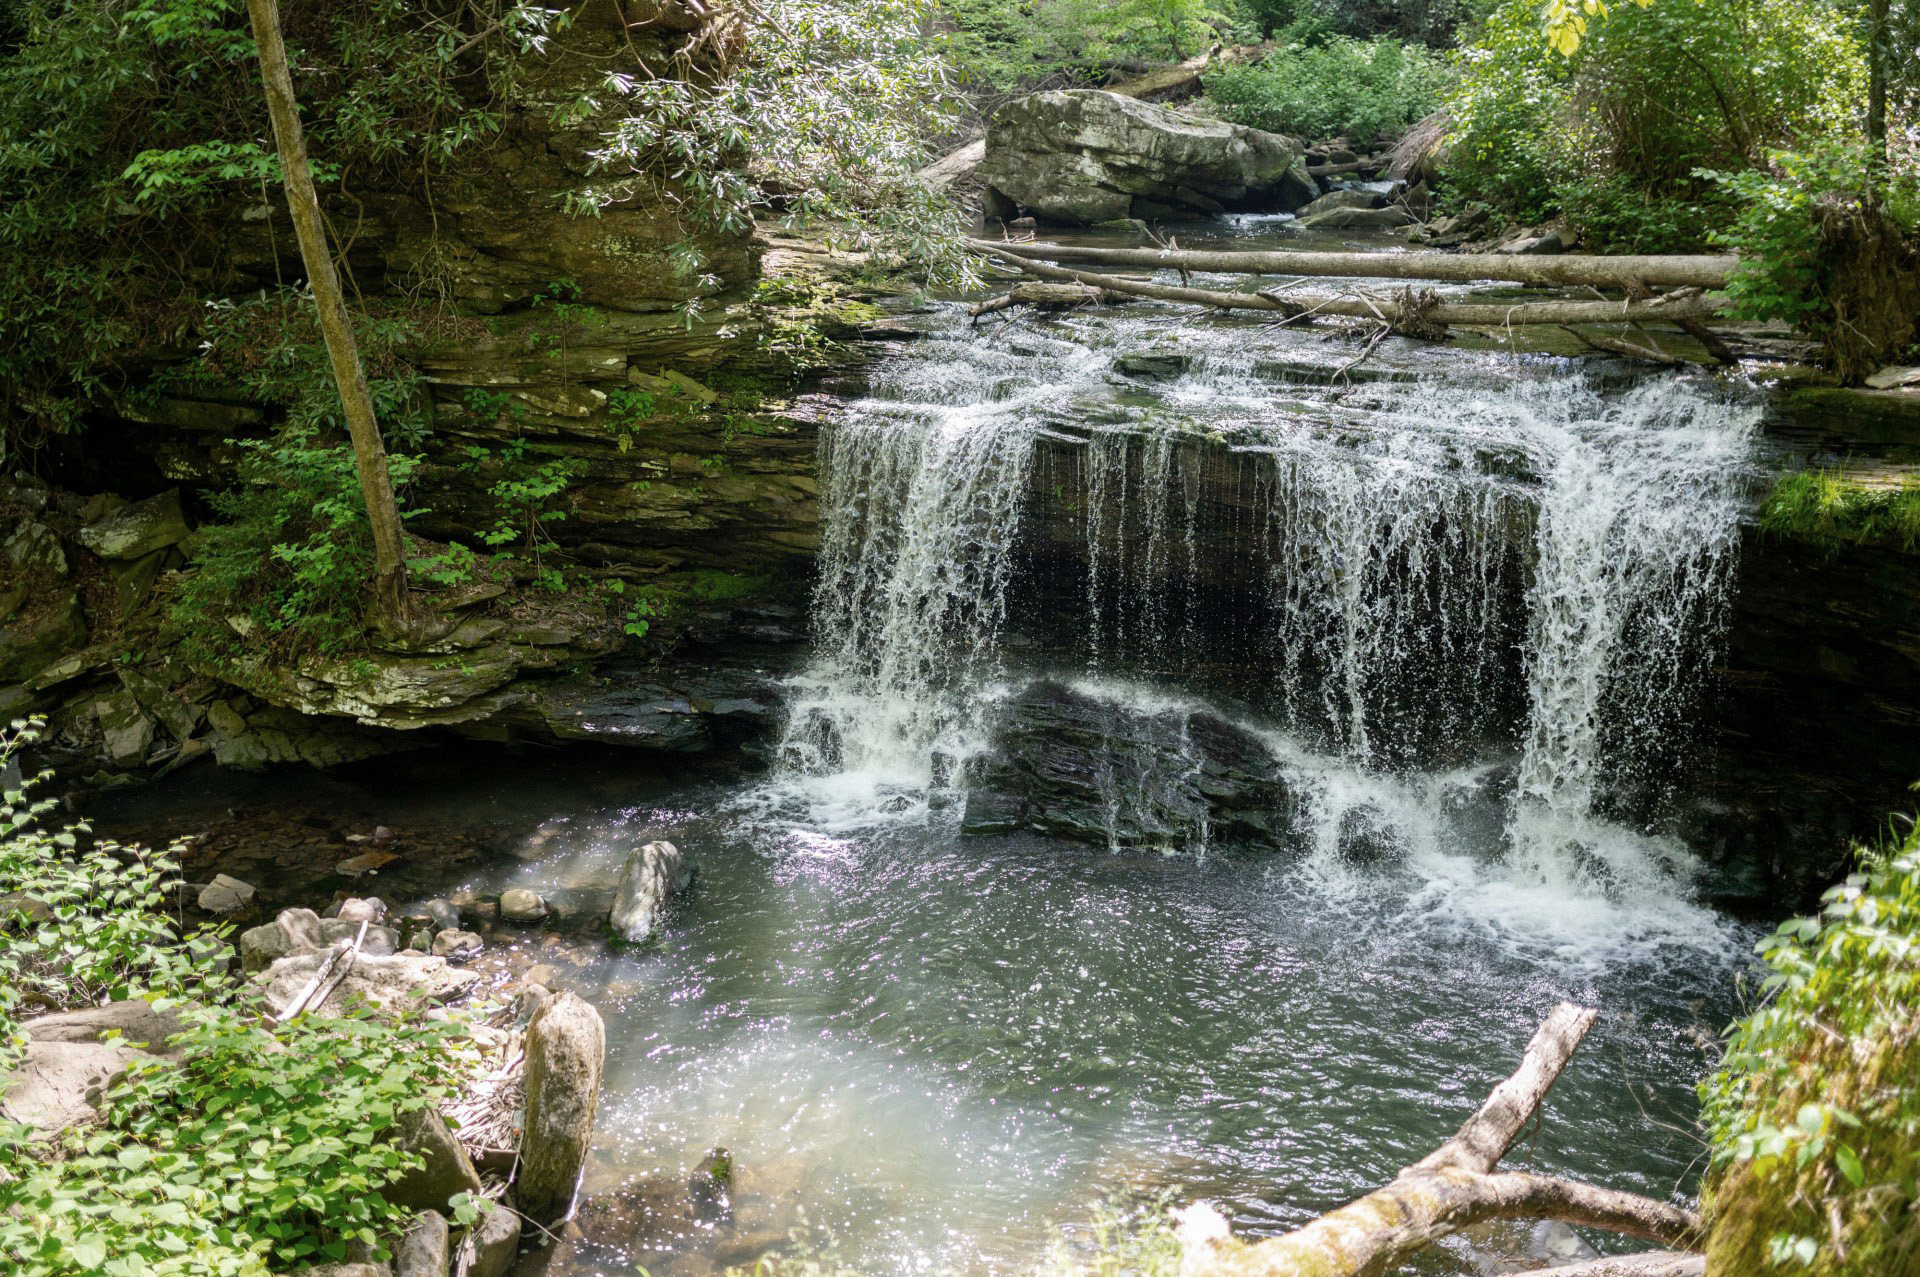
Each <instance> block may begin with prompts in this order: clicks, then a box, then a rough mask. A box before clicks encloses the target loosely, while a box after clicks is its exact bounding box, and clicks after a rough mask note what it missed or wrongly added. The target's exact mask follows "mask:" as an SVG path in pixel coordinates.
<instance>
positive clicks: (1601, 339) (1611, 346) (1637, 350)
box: [1560, 320, 1698, 368]
mask: <svg viewBox="0 0 1920 1277" xmlns="http://www.w3.org/2000/svg"><path fill="white" fill-rule="evenodd" d="M1693 322H1696V323H1697V322H1698V321H1697V320H1696V321H1693ZM1560 331H1562V332H1564V333H1566V334H1567V335H1568V336H1569V337H1572V338H1574V339H1575V340H1576V341H1581V342H1584V343H1586V345H1587V346H1588V347H1589V348H1591V349H1593V350H1604V351H1606V352H1607V353H1608V354H1613V355H1624V356H1626V357H1627V358H1628V359H1641V360H1645V361H1646V362H1647V363H1650V364H1659V365H1661V366H1662V367H1665V368H1685V367H1688V366H1690V365H1691V364H1692V363H1693V361H1692V360H1690V359H1682V358H1680V356H1678V355H1670V354H1668V353H1667V352H1666V351H1664V350H1655V349H1654V348H1653V347H1651V346H1642V345H1641V344H1640V343H1639V342H1634V341H1628V340H1627V339H1626V338H1625V337H1609V336H1608V335H1606V334H1605V333H1583V332H1581V331H1580V330H1579V329H1578V328H1574V327H1571V326H1570V325H1567V324H1562V325H1560Z"/></svg>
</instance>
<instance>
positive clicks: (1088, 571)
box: [782, 316, 1758, 889]
mask: <svg viewBox="0 0 1920 1277" xmlns="http://www.w3.org/2000/svg"><path fill="white" fill-rule="evenodd" d="M1127 322H1128V321H1126V320H1124V319H1120V320H1115V319H1108V318H1105V317H1098V316H1074V317H1070V318H1067V319H1064V320H1054V321H1050V322H1049V323H1047V324H1046V325H1044V327H1042V328H1040V329H1038V330H1034V331H1022V332H1020V333H1019V334H1018V335H1017V336H1016V337H1013V338H1010V339H1007V338H1002V337H999V336H996V337H992V338H988V337H984V336H981V335H977V334H973V333H970V332H967V331H965V330H960V331H957V332H956V331H954V330H953V329H949V330H947V331H946V333H945V335H941V336H937V337H935V338H933V339H930V340H929V341H927V342H924V343H922V345H921V348H920V349H918V350H916V351H914V352H912V353H911V354H907V355H902V356H899V357H896V358H895V359H893V360H891V361H889V362H888V363H887V364H886V365H885V366H883V368H882V369H881V370H880V371H879V373H878V374H877V376H876V378H875V383H874V388H873V391H872V393H871V394H870V395H869V396H868V397H867V398H865V399H864V400H863V401H861V402H860V403H859V404H857V405H855V406H854V407H853V408H851V409H850V410H849V411H848V412H847V414H846V415H845V417H844V418H843V419H842V420H840V421H838V422H836V423H834V424H833V425H832V426H831V427H830V428H829V430H828V431H827V434H826V436H825V438H824V440H823V444H822V448H821V456H820V464H821V472H822V480H823V513H824V517H825V523H826V527H825V535H824V544H823V546H822V551H821V557H820V582H819V586H818V589H817V594H816V597H815V603H814V632H815V645H816V650H815V657H814V660H813V663H812V665H811V667H810V668H809V670H808V671H807V672H806V674H805V675H804V676H803V677H802V678H801V679H800V680H799V687H798V689H797V692H796V695H795V698H794V704H793V711H792V715H791V719H790V724H789V728H788V732H787V737H786V740H785V742H784V745H783V749H782V759H783V765H784V767H785V769H786V772H787V774H788V775H794V776H814V777H836V776H837V777H842V778H848V777H853V778H859V785H858V786H857V788H860V789H861V790H862V792H870V791H871V790H873V789H874V788H876V787H877V788H878V789H879V790H881V791H885V793H886V795H890V796H883V798H882V801H883V803H892V804H894V805H895V808H896V809H897V807H898V804H899V803H900V802H901V801H902V800H901V799H900V797H899V794H900V792H903V791H904V792H911V793H913V794H915V795H917V796H918V798H919V799H921V800H924V797H925V794H926V791H927V790H928V789H929V788H930V787H933V788H938V787H941V786H945V785H949V784H954V783H958V782H959V779H960V778H959V776H958V773H957V770H956V766H957V764H958V763H959V762H960V761H962V760H963V759H964V758H965V757H966V756H967V754H968V752H969V751H970V750H972V749H974V748H975V747H977V746H978V745H979V743H980V742H981V739H982V736H983V732H984V731H985V729H986V727H987V723H986V721H985V719H984V718H983V715H984V714H985V713H986V712H987V710H986V709H983V706H984V705H987V704H988V702H989V700H990V698H989V697H987V696H986V695H985V694H984V693H985V691H986V689H987V688H988V687H989V685H991V684H994V683H995V682H997V681H999V680H1001V679H1003V678H1004V677H1008V676H1013V675H1020V674H1044V673H1050V672H1056V671H1063V670H1064V671H1074V670H1076V669H1077V672H1079V673H1084V674H1087V675H1090V676H1093V677H1096V678H1117V679H1121V680H1132V681H1134V682H1136V683H1140V682H1145V683H1148V684H1151V685H1155V686H1161V687H1167V688H1168V689H1169V691H1170V692H1172V693H1174V694H1180V693H1183V692H1198V693H1200V694H1210V690H1209V689H1207V688H1205V687H1198V688H1196V687H1182V686H1180V683H1181V680H1183V679H1187V678H1188V677H1189V676H1192V677H1194V678H1206V677H1214V678H1218V677H1225V676H1229V675H1230V676H1232V677H1235V678H1238V679H1239V680H1240V682H1241V684H1262V685H1263V686H1260V687H1256V688H1255V689H1254V690H1253V691H1247V690H1246V689H1245V687H1244V686H1236V688H1235V691H1234V695H1235V697H1236V699H1237V700H1238V701H1240V702H1241V703H1243V704H1245V705H1246V706H1248V707H1249V712H1252V713H1256V714H1260V715H1263V716H1264V721H1266V722H1267V723H1269V724H1272V725H1273V726H1274V729H1275V730H1279V731H1282V732H1284V733H1285V734H1286V735H1287V736H1288V737H1289V738H1290V739H1292V740H1295V741H1297V742H1300V743H1301V747H1303V748H1306V749H1308V750H1310V751H1314V752H1316V754H1317V756H1320V757H1324V758H1326V759H1328V760H1330V761H1329V766H1333V767H1335V768H1336V769H1337V770H1338V771H1339V773H1340V774H1342V775H1349V776H1355V777H1363V776H1366V775H1374V776H1377V777H1379V778H1380V781H1381V783H1392V784H1400V783H1402V782H1403V781H1405V780H1407V779H1408V778H1410V777H1414V776H1417V775H1431V774H1438V772H1439V771H1445V770H1447V769H1459V768H1463V767H1475V766H1483V765H1488V764H1500V765H1502V766H1506V765H1512V766H1513V771H1512V772H1511V773H1510V774H1511V775H1512V776H1513V777H1514V778H1515V779H1514V782H1513V785H1512V790H1513V797H1512V799H1511V803H1510V814H1509V819H1508V822H1507V830H1506V835H1505V837H1506V840H1507V842H1508V851H1509V854H1510V858H1511V860H1512V862H1513V864H1514V866H1515V868H1516V869H1518V870H1521V871H1524V872H1526V873H1528V874H1531V875H1533V876H1534V877H1535V878H1536V879H1539V880H1554V881H1563V882H1568V883H1574V884H1577V885H1579V884H1596V883H1597V884H1599V885H1600V887H1601V888H1602V889H1612V888H1614V887H1618V886H1619V885H1620V884H1622V883H1627V882H1631V881H1641V880H1650V879H1649V875H1654V876H1658V875H1660V874H1666V873H1668V872H1670V871H1671V869H1672V867H1673V866H1674V865H1675V864H1677V863H1678V862H1679V861H1680V860H1681V859H1683V857H1681V856H1680V855H1679V854H1678V853H1677V851H1676V850H1675V849H1673V848H1670V847H1667V846H1666V845H1665V844H1661V843H1658V842H1657V841H1654V840H1648V839H1646V838H1644V837H1641V836H1639V835H1637V834H1635V835H1629V836H1622V837H1615V836H1612V834H1613V833H1617V832H1619V831H1618V830H1617V829H1611V827H1610V830H1611V832H1609V835H1608V836H1607V837H1605V838H1603V837H1600V836H1599V834H1598V833H1597V832H1596V831H1598V830H1600V829H1601V826H1602V824H1603V822H1604V820H1608V819H1611V820H1615V821H1616V822H1617V821H1618V819H1619V818H1620V817H1621V816H1622V815H1626V816H1629V817H1633V818H1634V819H1637V818H1638V813H1639V812H1640V811H1641V810H1642V809H1647V810H1650V809H1651V808H1650V806H1649V804H1648V803H1647V802H1645V801H1642V800H1643V799H1644V797H1645V795H1646V794H1648V793H1654V792H1656V791H1658V790H1659V789H1660V788H1661V787H1662V784H1663V783H1664V780H1665V778H1666V777H1667V776H1669V775H1670V773H1671V768H1670V767H1669V766H1668V764H1669V763H1670V762H1671V761H1672V760H1673V758H1674V756H1675V753H1676V750H1675V742H1676V741H1679V740H1682V739H1684V737H1685V733H1686V730H1687V725H1688V723H1689V721H1690V715H1691V712H1692V707H1693V702H1694V701H1695V699H1696V696H1697V693H1698V691H1699V689H1700V686H1701V682H1702V675H1703V674H1704V672H1705V671H1706V670H1707V669H1708V668H1709V664H1710V661H1711V657H1712V654H1713V652H1714V650H1715V645H1716V643H1717V641H1718V637H1719V632H1720V625H1721V622H1722V620H1723V613H1724V610H1725V602H1726V591H1727V587H1728V581H1729V577H1730V571H1731V566H1732V563H1733V558H1734V553H1735V549H1736V546H1737V541H1738V535H1737V533H1738V520H1739V513H1740V508H1741V506H1740V503H1741V499H1742V496H1743V484H1744V482H1745V480H1746V473H1747V458H1748V454H1749V451H1750V449H1751V447H1752V438H1753V434H1754V430H1755V423H1756V420H1757V416H1758V414H1757V410H1756V409H1754V408H1753V407H1752V406H1750V405H1745V404H1741V403H1737V402H1734V401H1733V399H1732V398H1731V397H1730V396H1729V395H1728V394H1727V393H1726V392H1724V391H1721V390H1718V389H1715V388H1712V387H1710V386H1706V385H1703V384H1701V383H1698V382H1692V381H1688V380H1685V379H1679V378H1665V379H1663V380H1661V381H1659V382H1654V383H1647V384H1643V385H1641V386H1639V387H1638V388H1633V389H1625V390H1623V389H1621V388H1619V387H1617V386H1612V385H1609V384H1607V383H1605V382H1603V381H1600V380H1595V379H1593V378H1591V377H1589V376H1588V375H1586V374H1584V373H1582V372H1580V371H1577V370H1573V369H1569V368H1567V367H1566V366H1565V365H1554V364H1547V363H1544V362H1541V363H1533V364H1530V365H1515V364H1512V363H1503V362H1492V361H1489V362H1486V363H1479V364H1475V363H1473V362H1471V361H1470V360H1469V359H1468V358H1467V357H1464V356H1451V357H1450V366H1449V367H1448V368H1447V369H1446V370H1445V372H1444V373H1436V374H1428V375H1422V376H1420V377H1417V378H1413V377H1407V378H1399V379H1389V380H1386V381H1382V382H1380V383H1378V384H1368V385H1362V386H1338V387H1329V386H1328V385H1327V384H1326V382H1325V380H1324V376H1323V375H1322V376H1319V377H1315V378H1312V379H1308V378H1304V377H1302V376H1300V375H1298V373H1297V370H1296V369H1295V368H1294V366H1293V365H1289V364H1285V363H1278V362H1276V361H1273V360H1271V359H1263V358H1262V357H1261V356H1260V354H1259V352H1258V351H1257V349H1250V348H1249V345H1250V344H1249V342H1248V341H1247V340H1246V339H1245V337H1244V333H1243V331H1242V330H1238V329H1234V328H1230V327H1226V326H1219V327H1216V328H1210V329H1209V328H1195V329H1191V330H1187V331H1184V332H1183V333H1182V334H1181V342H1182V345H1181V346H1180V349H1181V350H1182V351H1183V352H1194V353H1191V354H1188V355H1187V357H1186V358H1185V359H1184V360H1183V366H1184V367H1185V371H1184V372H1182V373H1180V374H1179V375H1177V376H1173V377H1171V378H1169V379H1163V380H1159V381H1144V382H1143V381H1142V380H1140V379H1137V378H1133V377H1128V376H1123V375H1120V373H1119V372H1117V371H1116V365H1115V360H1114V355H1115V346H1116V344H1117V343H1118V342H1119V341H1122V340H1125V339H1126V338H1127V337H1128V336H1129V335H1130V334H1131V333H1132V332H1134V331H1137V330H1130V329H1128V328H1127V327H1126V326H1125V325H1126V323H1127ZM954 328H955V329H957V328H958V323H957V321H956V323H955V325H954ZM1122 370H1123V371H1124V365H1123V366H1122ZM1043 442H1044V445H1045V446H1046V447H1047V448H1048V449H1050V450H1052V452H1053V453H1056V454H1058V453H1062V452H1064V453H1068V454H1071V455H1073V456H1074V457H1076V458H1077V461H1076V463H1075V466H1074V468H1073V471H1072V474H1071V475H1070V477H1069V478H1068V479H1067V481H1066V482H1065V483H1061V484H1053V482H1052V481H1053V480H1054V479H1055V478H1057V477H1058V471H1057V470H1049V471H1048V472H1047V474H1046V477H1045V478H1044V479H1042V480H1041V481H1039V482H1037V483H1036V482H1035V481H1034V474H1035V472H1034V469H1033V467H1034V465H1035V456H1036V453H1037V451H1038V450H1039V449H1040V448H1041V446H1042V444H1043ZM1048 485H1052V491H1051V492H1050V493H1046V494H1040V493H1038V491H1037V490H1038V489H1040V488H1042V487H1045V486H1048ZM1036 501H1044V502H1049V503H1050V504H1049V505H1048V509H1049V510H1050V514H1049V515H1048V517H1047V520H1045V521H1047V522H1049V523H1050V524H1051V525H1052V526H1050V527H1048V528H1044V529H1036V528H1031V527H1027V526H1026V523H1027V522H1028V512H1029V510H1030V509H1031V508H1033V506H1034V503H1035V502H1036ZM1068 527H1070V528H1071V530H1072V535H1073V536H1074V537H1075V538H1077V540H1078V544H1079V553H1078V561H1079V568H1078V570H1079V571H1081V572H1083V573H1084V575H1083V576H1082V577H1080V578H1078V579H1079V581H1080V586H1079V588H1080V589H1082V590H1083V594H1082V595H1081V597H1080V600H1079V602H1078V604H1077V606H1078V607H1079V609H1080V611H1081V613H1082V617H1081V621H1080V622H1079V623H1078V624H1075V623H1074V622H1073V621H1072V620H1071V619H1070V617H1067V616H1065V615H1063V614H1060V609H1061V608H1062V607H1064V606H1070V605H1072V600H1070V599H1066V598H1061V597H1059V596H1058V594H1055V595H1051V596H1049V595H1044V594H1034V595H1033V597H1027V596H1024V595H1022V594H1021V592H1020V591H1021V588H1022V587H1023V586H1028V585H1031V584H1032V583H1031V582H1027V581H1024V580H1023V579H1022V577H1021V574H1022V572H1023V571H1024V568H1023V566H1022V565H1023V563H1024V562H1025V559H1024V557H1023V551H1022V546H1023V544H1025V542H1024V541H1023V538H1024V537H1028V536H1031V537H1035V538H1039V539H1041V540H1045V539H1046V538H1048V537H1051V542H1050V545H1051V546H1052V552H1055V553H1058V552H1059V549H1060V546H1061V544H1062V530H1063V529H1065V528H1068ZM1210 573H1211V575H1209V574H1210ZM1233 573H1237V574H1238V575H1239V578H1244V580H1243V581H1240V582H1239V583H1237V584H1236V585H1235V589H1237V590H1240V593H1236V594H1234V595H1233V596H1232V597H1231V599H1230V600H1227V601H1223V600H1224V599H1225V597H1226V596H1224V595H1221V591H1222V590H1223V589H1224V588H1225V587H1224V586H1223V585H1222V584H1221V582H1220V580H1218V579H1216V578H1219V577H1220V576H1222V575H1223V574H1233ZM1030 593H1031V591H1030ZM1215 596H1220V597H1215ZM1010 609H1011V610H1012V612H1013V615H1012V616H1011V618H1010ZM1209 609H1211V612H1210V611H1209ZM1223 614H1224V615H1223ZM1036 618H1038V619H1040V620H1046V621H1050V622H1051V623H1052V624H1051V632H1052V633H1054V634H1055V635H1064V636H1065V637H1064V639H1063V640H1062V641H1063V642H1065V643H1066V644H1068V645H1070V646H1071V647H1072V649H1073V650H1072V651H1070V652H1057V651H1056V652H1054V653H1053V654H1052V655H1049V656H1042V657H1040V658H1037V659H1038V663H1037V664H1035V663H1034V660H1033V658H1023V659H1028V661H1029V664H1028V666H1027V667H1025V668H1021V667H1020V666H1019V663H1018V662H1016V661H1013V660H1011V658H1010V657H1009V655H1008V651H1007V649H1006V645H1005V644H1004V643H1003V641H1002V640H1003V636H1004V635H1003V632H1004V631H1005V630H1006V628H1007V625H1008V622H1009V620H1010V619H1011V620H1012V621H1014V622H1021V621H1023V620H1026V621H1033V620H1035V619H1036ZM1222 626H1226V627H1228V628H1233V627H1238V628H1239V629H1240V630H1241V631H1243V633H1242V634H1241V636H1240V640H1239V641H1240V642H1241V643H1242V645H1243V647H1244V654H1243V655H1244V659H1240V660H1238V661H1229V660H1226V659H1225V658H1223V657H1220V656H1219V654H1218V653H1217V652H1216V651H1210V650H1208V648H1209V644H1210V643H1211V644H1215V645H1217V643H1218V641H1219V630H1220V627H1222ZM1208 627H1213V628H1212V629H1209V628H1208ZM1223 665H1225V666H1232V667H1234V668H1231V669H1228V670H1226V671H1225V672H1224V673H1223V672H1222V670H1221V668H1220V667H1221V666H1223ZM1216 690H1217V689H1216ZM1516 759H1517V763H1515V762H1514V760H1516ZM1114 779H1115V783H1116V784H1124V783H1125V781H1126V778H1124V777H1116V778H1114ZM1354 783H1355V784H1357V783H1358V782H1357V781H1356V782H1354ZM1352 788H1353V786H1352V785H1346V789H1352ZM1409 792H1412V791H1409ZM1422 792H1424V791H1422ZM1656 796H1657V794H1656ZM1636 804H1638V805H1636ZM923 806H924V803H923V802H922V803H918V804H915V807H916V809H920V807H923ZM1116 810H1117V809H1116ZM1629 823H1632V822H1631V821H1629ZM1603 844H1604V845H1603Z"/></svg>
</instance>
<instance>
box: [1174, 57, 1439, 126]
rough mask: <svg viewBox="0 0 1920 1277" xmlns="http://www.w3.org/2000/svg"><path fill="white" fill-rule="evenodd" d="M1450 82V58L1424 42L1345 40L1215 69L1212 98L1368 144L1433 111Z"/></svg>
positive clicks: (1241, 118)
mask: <svg viewBox="0 0 1920 1277" xmlns="http://www.w3.org/2000/svg"><path fill="white" fill-rule="evenodd" d="M1446 80H1447V68H1446V64H1445V63H1444V62H1443V61H1442V60H1441V59H1440V58H1439V57H1437V56H1436V55H1434V54H1433V53H1430V52H1429V51H1428V50H1426V49H1425V48H1422V47H1421V46H1419V45H1407V44H1402V43H1400V42H1399V41H1397V40H1349V39H1345V38H1340V39H1334V40H1329V41H1327V42H1326V43H1325V44H1321V45H1317V46H1316V45H1289V46H1287V47H1285V48H1282V49H1278V50H1276V51H1274V52H1273V53H1270V54H1268V55H1267V57H1266V58H1265V59H1264V60H1263V61H1261V62H1259V63H1258V64H1256V65H1253V66H1230V67H1227V68H1225V69H1223V70H1221V71H1218V72H1215V73H1214V74H1213V75H1211V76H1209V77H1207V96H1208V98H1209V99H1211V100H1212V101H1213V102H1214V103H1215V104H1216V105H1217V106H1218V107H1219V108H1220V110H1221V112H1222V114H1224V115H1225V116H1226V117H1227V118H1228V119H1230V120H1233V121H1235V122H1236V123H1239V124H1247V125H1251V126H1253V127H1254V128H1257V129H1266V130H1268V131H1270V132H1274V133H1289V134H1293V135H1295V136H1298V137H1304V138H1308V139H1310V140H1311V139H1318V138H1328V137H1335V136H1345V137H1347V138H1348V139H1350V140H1352V141H1353V142H1354V143H1356V144H1358V145H1361V146H1369V145H1372V144H1373V143H1375V142H1378V141H1380V140H1382V139H1385V138H1389V137H1392V136H1394V135H1396V134H1398V133H1400V132H1402V131H1404V130H1405V129H1406V127H1407V126H1408V125H1409V124H1412V123H1413V122H1414V121H1415V120H1418V119H1420V118H1421V117H1422V116H1424V115H1427V114H1428V113H1429V112H1431V111H1432V110H1433V109H1434V107H1435V106H1437V105H1438V104H1439V101H1440V94H1441V91H1442V89H1443V88H1444V87H1445V84H1446Z"/></svg>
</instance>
